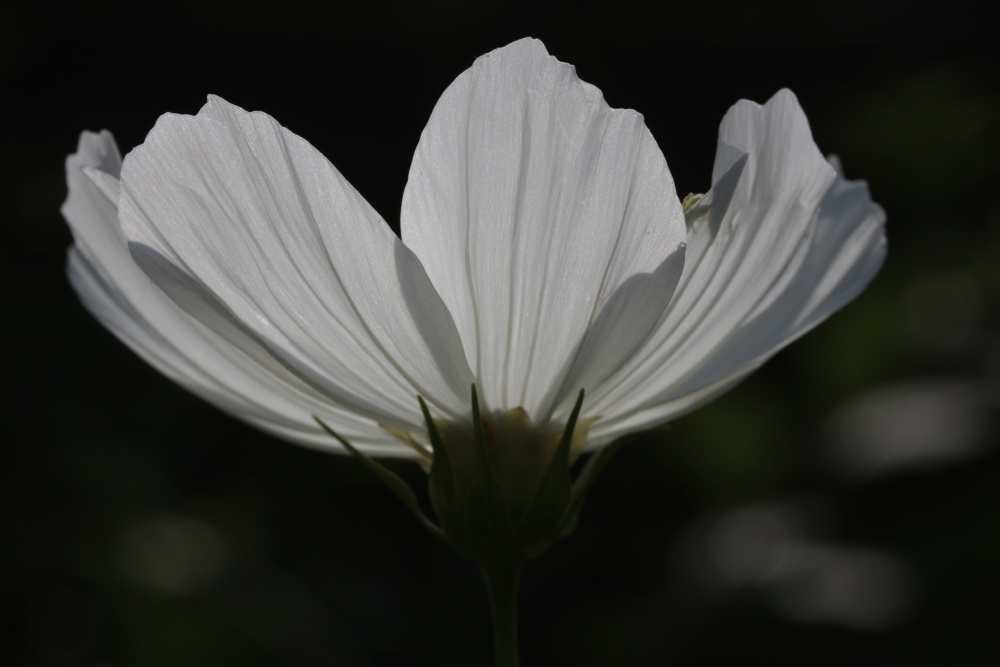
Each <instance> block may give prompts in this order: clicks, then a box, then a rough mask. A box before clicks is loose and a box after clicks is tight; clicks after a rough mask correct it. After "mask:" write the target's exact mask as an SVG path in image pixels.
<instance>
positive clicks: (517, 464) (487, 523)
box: [316, 385, 621, 563]
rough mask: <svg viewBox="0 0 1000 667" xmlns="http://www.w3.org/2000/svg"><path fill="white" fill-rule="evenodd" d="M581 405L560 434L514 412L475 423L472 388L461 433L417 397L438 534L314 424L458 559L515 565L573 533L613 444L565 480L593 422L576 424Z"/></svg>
mask: <svg viewBox="0 0 1000 667" xmlns="http://www.w3.org/2000/svg"><path fill="white" fill-rule="evenodd" d="M583 397H584V392H583V390H581V391H580V393H579V396H578V398H577V401H576V404H575V405H574V407H573V410H572V412H571V414H570V416H569V419H568V420H567V422H566V425H565V427H564V428H562V429H558V428H550V427H544V426H543V427H539V426H538V425H535V424H532V423H531V420H530V418H529V417H528V414H527V413H526V412H525V411H524V410H523V409H521V408H515V409H513V410H509V411H507V412H504V413H500V414H496V415H482V414H481V413H480V406H479V399H478V394H477V391H476V387H475V385H473V386H472V419H471V423H470V424H466V425H460V424H456V423H454V422H448V421H436V420H434V419H433V418H432V417H431V414H430V411H429V410H428V408H427V405H426V403H425V402H424V400H423V399H422V398H421V397H418V401H419V403H420V408H421V411H422V412H423V415H424V420H425V422H426V425H427V435H428V438H429V440H430V445H431V447H432V449H433V458H432V460H431V464H430V470H429V492H430V501H431V505H432V506H433V508H434V512H435V513H436V514H437V518H438V521H439V522H440V526H438V525H436V524H434V523H433V522H432V521H431V520H430V519H428V518H427V517H426V515H424V513H423V512H422V511H421V510H420V507H419V504H418V502H417V499H416V495H415V494H414V493H413V490H412V489H411V488H410V487H409V485H407V484H406V482H404V481H403V480H402V478H400V477H399V476H398V475H396V473H394V472H392V471H391V470H389V469H388V468H386V467H384V466H383V465H381V464H380V463H378V462H377V461H375V460H373V459H371V458H370V457H368V456H367V455H365V454H364V453H363V452H360V451H359V450H357V449H356V448H354V447H353V446H351V445H350V444H349V443H348V442H347V441H346V440H344V439H343V438H341V437H340V436H338V435H337V434H336V433H335V432H334V431H333V430H332V429H330V427H329V426H327V425H326V424H324V423H323V422H322V421H320V420H319V419H318V418H317V419H316V421H317V422H318V423H319V424H320V426H322V427H323V429H324V430H325V431H326V432H327V433H328V434H330V435H331V436H333V437H334V438H336V439H337V440H338V441H339V442H340V443H341V444H343V445H344V446H345V447H346V448H347V450H348V451H349V452H351V454H353V455H354V456H355V457H356V458H358V459H359V460H360V461H361V462H362V463H364V464H365V466H366V467H368V468H369V469H370V470H372V472H374V473H375V474H376V475H377V476H378V477H379V479H381V480H382V482H383V483H385V484H386V486H387V487H388V488H389V489H390V490H391V491H393V493H395V494H396V496H397V497H399V499H400V500H401V501H403V504H404V505H406V506H407V508H408V509H409V510H410V511H411V512H412V513H413V514H414V515H415V516H416V517H417V519H418V521H420V523H421V524H423V525H424V526H425V527H426V528H427V529H428V530H429V531H430V532H431V533H432V534H434V535H435V536H436V537H439V538H441V539H443V540H444V541H445V542H447V543H448V544H449V545H451V546H452V547H453V548H454V549H455V550H456V551H457V552H458V553H460V554H461V555H463V556H466V557H470V558H474V559H476V560H478V561H480V562H481V563H482V562H487V561H492V560H494V559H496V558H497V557H498V556H500V555H502V557H512V558H514V559H516V560H521V561H523V560H526V559H528V558H532V557H534V556H537V555H538V554H540V553H542V552H543V551H544V550H545V549H547V548H548V547H549V546H550V545H551V544H553V543H554V542H555V541H557V540H558V539H559V538H561V537H565V536H566V535H569V534H570V533H572V532H573V530H574V528H575V527H576V523H577V517H578V516H579V513H580V510H581V508H582V506H583V500H584V498H585V496H586V493H587V491H588V490H589V489H590V486H591V484H592V483H593V481H594V479H595V478H596V476H597V473H598V472H599V471H600V469H601V468H603V466H604V465H605V464H606V463H607V461H608V460H609V459H610V458H611V456H612V455H613V454H614V452H615V451H617V449H618V446H619V445H620V444H621V443H620V442H619V443H614V444H612V445H610V446H608V447H605V448H603V449H601V450H599V451H598V452H597V453H595V454H594V455H593V456H591V457H590V459H589V460H588V461H587V464H586V465H585V466H584V469H583V470H582V471H581V473H580V474H579V475H578V476H577V478H576V480H573V478H572V475H571V467H572V465H573V462H574V460H575V459H576V457H577V456H578V454H579V452H580V450H581V449H582V446H583V444H584V443H585V442H586V436H587V428H588V427H589V425H590V424H591V423H592V422H593V421H594V419H593V418H591V419H584V420H581V419H580V418H579V417H580V409H581V407H582V405H583Z"/></svg>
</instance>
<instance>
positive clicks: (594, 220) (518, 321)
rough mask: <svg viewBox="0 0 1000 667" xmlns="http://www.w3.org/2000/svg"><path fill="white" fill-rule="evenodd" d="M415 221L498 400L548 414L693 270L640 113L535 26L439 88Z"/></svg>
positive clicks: (414, 176)
mask: <svg viewBox="0 0 1000 667" xmlns="http://www.w3.org/2000/svg"><path fill="white" fill-rule="evenodd" d="M402 234H403V239H404V241H405V242H406V244H407V245H408V246H409V247H411V248H413V250H414V252H415V253H416V254H417V256H418V257H420V258H421V260H422V261H423V264H424V266H425V267H426V268H427V273H428V275H429V276H430V279H431V281H432V282H433V283H434V285H435V287H437V289H438V292H439V293H440V294H441V296H442V298H443V299H444V301H445V303H446V304H447V305H448V308H449V310H450V311H451V312H452V313H453V315H454V317H455V323H456V325H457V326H458V330H459V332H460V333H461V337H462V342H463V343H464V345H465V353H466V356H467V358H468V360H469V364H470V365H471V366H472V367H473V368H474V369H475V374H476V378H477V381H478V383H479V386H480V390H481V396H482V397H483V400H484V402H485V403H486V404H487V406H489V407H490V408H493V409H498V408H511V407H515V406H522V407H524V408H525V409H526V410H528V412H529V413H530V414H531V415H532V417H533V418H537V419H540V420H544V419H546V418H547V416H548V415H549V414H551V413H552V412H553V411H555V412H556V413H559V412H561V411H565V410H568V408H569V407H570V404H571V403H572V400H567V399H568V398H569V399H572V398H575V395H576V393H577V392H578V391H579V389H580V388H581V387H583V388H586V389H588V390H590V389H592V388H593V387H596V386H597V385H599V384H600V383H601V382H602V381H603V380H604V379H605V378H607V377H608V376H609V375H610V374H611V373H613V372H614V371H615V370H617V369H618V368H619V367H620V366H621V365H622V364H623V363H624V362H625V360H626V359H628V358H629V357H630V356H631V355H632V354H634V353H635V351H636V350H637V349H638V348H639V347H640V346H641V344H642V342H643V341H644V340H645V338H646V336H647V335H648V334H649V332H650V331H651V330H652V327H653V326H654V325H655V324H656V322H657V321H658V319H659V316H660V314H661V313H662V312H663V310H664V308H665V307H666V305H667V303H669V299H670V296H671V294H672V292H673V289H674V286H675V284H676V281H677V279H678V277H679V274H680V269H681V266H682V264H683V242H684V235H685V229H684V220H683V211H682V208H681V206H680V202H679V201H678V199H677V195H676V192H675V189H674V184H673V180H672V177H671V175H670V172H669V170H668V169H667V165H666V161H665V160H664V159H663V155H662V153H661V152H660V149H659V147H658V146H657V145H656V142H655V141H654V140H653V138H652V136H651V135H650V133H649V131H648V130H647V129H646V127H645V125H644V124H643V121H642V117H641V116H640V115H639V114H638V113H636V112H634V111H630V110H618V109H611V108H610V107H609V106H608V105H607V104H606V103H605V101H604V99H603V98H602V96H601V94H600V91H599V90H597V89H596V88H595V87H593V86H591V85H589V84H587V83H584V82H581V81H580V80H579V79H578V78H577V76H576V73H575V71H574V69H573V68H572V67H571V66H570V65H567V64H564V63H561V62H559V61H558V60H556V59H555V58H553V57H551V56H549V55H548V53H546V51H545V48H544V46H542V44H541V42H538V41H535V40H521V41H519V42H516V43H514V44H511V45H510V46H508V47H505V48H502V49H498V50H496V51H494V52H492V53H490V54H487V55H485V56H483V57H481V58H479V59H478V60H477V61H476V62H475V64H474V65H473V66H472V68H471V69H470V70H468V71H466V72H465V73H463V74H462V75H461V76H459V77H458V79H457V80H456V81H455V82H454V83H453V84H452V85H451V86H450V87H449V88H448V89H447V91H445V93H444V95H443V96H442V97H441V100H440V101H439V102H438V104H437V106H436V107H435V109H434V112H433V114H432V115H431V119H430V121H429V123H428V125H427V127H426V129H425V130H424V132H423V135H422V136H421V139H420V144H419V146H418V148H417V152H416V155H415V156H414V159H413V164H412V166H411V168H410V176H409V181H408V183H407V187H406V192H405V194H404V197H403V209H402Z"/></svg>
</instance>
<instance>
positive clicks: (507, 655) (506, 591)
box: [479, 554, 524, 667]
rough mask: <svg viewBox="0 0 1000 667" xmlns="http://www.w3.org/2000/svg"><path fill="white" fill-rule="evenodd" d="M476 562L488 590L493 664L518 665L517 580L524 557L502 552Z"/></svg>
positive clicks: (498, 665) (514, 666) (511, 666)
mask: <svg viewBox="0 0 1000 667" xmlns="http://www.w3.org/2000/svg"><path fill="white" fill-rule="evenodd" d="M479 564H480V565H481V566H482V568H483V576H485V577H486V586H487V588H489V591H490V607H491V608H492V610H493V643H494V647H495V649H496V667H517V664H518V661H517V584H518V580H520V578H521V569H522V568H523V567H524V560H523V559H522V558H521V557H520V556H508V555H506V554H505V555H502V556H498V557H496V558H491V559H489V560H487V559H483V560H481V561H480V563H479Z"/></svg>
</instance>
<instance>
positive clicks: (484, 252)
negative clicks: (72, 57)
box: [62, 39, 885, 477]
mask: <svg viewBox="0 0 1000 667" xmlns="http://www.w3.org/2000/svg"><path fill="white" fill-rule="evenodd" d="M67 179H68V182H69V196H68V198H67V200H66V202H65V204H64V206H63V209H62V210H63V214H64V216H65V217H66V220H67V221H68V222H69V225H70V227H71V228H72V231H73V236H74V240H75V243H74V245H73V247H72V248H71V250H70V254H69V264H68V272H69V277H70V280H71V281H72V284H73V286H74V288H75V289H76V291H77V293H78V294H79V296H80V298H81V300H82V301H83V303H84V305H85V306H86V307H87V308H88V309H89V310H90V312H91V313H93V315H94V316H95V317H96V318H97V319H98V320H100V321H101V323H102V324H104V326H106V327H107V328H108V329H110V330H111V331H112V332H113V333H114V334H115V335H116V336H118V337H119V338H120V339H121V340H123V341H124V342H125V343H126V344H127V345H128V346H129V347H131V348H132V349H133V350H134V351H135V352H137V353H138V354H139V355H141V356H142V357H143V358H144V359H145V360H146V361H148V362H149V363H150V364H152V365H153V366H155V367H156V368H157V369H158V370H160V371H161V372H162V373H163V374H165V375H167V376H168V377H170V378H171V379H172V380H174V381H176V382H178V383H179V384H181V385H183V386H184V387H186V388H187V389H189V390H190V391H192V392H194V393H195V394H197V395H199V396H201V397H202V398H204V399H205V400H207V401H209V402H210V403H212V404H214V405H216V406H218V407H219V408H221V409H222V410H224V411H226V412H228V413H230V414H231V415H233V416H235V417H237V418H239V419H241V420H243V421H245V422H248V423H250V424H252V425H253V426H256V427H258V428H261V429H263V430H265V431H268V432H271V433H273V434H275V435H276V436H278V437H280V438H284V439H286V440H290V441H293V442H297V443H301V444H305V445H310V446H315V447H321V448H328V449H332V450H335V451H343V450H342V448H341V445H340V444H339V443H338V441H337V440H335V439H334V438H332V437H330V435H329V434H328V433H327V432H325V431H324V429H323V428H322V427H321V426H320V425H319V424H318V423H317V421H316V420H315V419H314V417H318V418H320V419H321V420H322V421H323V423H325V424H328V425H330V426H331V427H332V428H334V429H335V430H336V432H337V433H338V434H339V435H341V436H342V437H343V438H345V439H346V440H348V441H349V442H351V443H352V444H353V445H354V446H356V447H357V448H358V449H360V450H362V451H364V452H367V453H368V454H370V455H378V456H404V457H413V458H417V459H422V460H423V461H424V462H425V463H427V462H428V461H429V459H430V457H431V456H432V452H431V451H430V447H431V445H430V444H429V441H428V437H427V428H428V425H427V422H426V421H425V419H424V415H423V413H422V411H421V407H420V405H419V404H418V401H417V398H416V397H417V396H418V395H419V396H421V397H422V398H423V399H424V400H425V401H426V404H427V407H428V409H429V411H430V414H431V415H432V416H433V418H434V420H435V421H436V423H437V424H438V425H439V427H440V428H441V429H442V433H443V435H444V436H445V439H446V440H448V439H449V438H451V440H452V441H457V440H460V439H461V436H450V435H448V434H449V433H450V432H451V431H454V432H456V433H457V432H461V431H462V430H463V428H464V429H466V430H468V429H469V428H471V426H469V424H470V420H471V419H472V417H471V415H472V411H471V410H470V401H469V388H470V386H472V385H473V384H475V385H476V387H477V388H478V396H479V402H480V409H481V415H482V416H481V419H482V421H483V423H484V424H486V425H487V426H489V427H490V428H491V429H494V430H495V431H497V432H500V431H504V430H505V429H506V433H507V437H504V438H501V439H502V440H504V441H505V442H507V443H508V444H509V445H510V446H511V447H515V446H518V443H520V445H522V446H528V445H531V446H534V444H538V443H548V442H550V441H555V440H558V439H559V433H560V432H561V430H562V428H563V426H564V425H565V424H566V422H567V419H568V418H569V414H570V412H571V411H572V410H573V408H574V405H575V402H576V400H577V398H578V396H579V393H580V391H581V390H584V391H585V399H584V401H583V403H582V407H581V408H580V418H579V422H578V423H579V425H580V428H579V429H578V430H579V433H578V434H577V436H576V437H575V438H574V440H573V447H574V455H575V454H576V453H579V452H580V451H586V450H593V449H597V448H600V447H602V446H604V445H607V444H608V443H611V442H612V441H614V440H616V439H617V438H619V437H621V436H623V435H625V434H629V433H632V432H636V431H640V430H643V429H648V428H650V427H654V426H657V425H660V424H663V423H665V422H667V421H669V420H671V419H673V418H675V417H677V416H678V415H680V414H682V413H685V412H687V411H690V410H692V409H694V408H696V407H698V406H699V405H701V404H703V403H705V402H706V401H708V400H710V399H711V398H713V397H715V396H717V395H718V394H720V393H722V392H723V391H725V390H727V389H728V388H730V387H731V386H733V385H734V384H735V383H737V382H738V381H739V380H741V379H742V378H744V377H745V376H746V375H747V374H749V373H750V372H752V371H753V370H754V369H756V368H757V367H759V366H760V365H761V364H762V363H763V362H764V361H766V360H767V359H768V358H769V357H771V356H772V355H774V354H775V353H776V352H777V351H778V350H780V349H781V348H782V347H784V346H785V345H787V344H788V343H790V342H791V341H793V340H795V339H796V338H798V337H799V336H801V335H802V334H803V333H805V332H806V331H808V330H809V329H811V328H812V327H813V326H815V325H816V324H818V323H819V322H821V321H822V320H823V319H825V318H826V317H827V316H829V315H830V314H831V313H833V312H834V311H836V310H837V309H838V308H840V307H841V306H843V305H844V304H846V303H847V302H848V301H850V300H851V299H852V298H853V297H855V296H856V295H857V294H858V293H859V292H860V291H861V290H862V289H863V288H864V287H865V285H866V284H867V283H868V282H869V281H870V280H871V278H872V277H873V276H874V274H875V273H876V272H877V270H878V268H879V267H880V265H881V263H882V261H883V259H884V256H885V237H884V231H883V223H884V214H883V212H882V210H881V209H880V208H879V207H878V206H877V205H875V204H874V203H872V202H871V200H870V198H869V195H868V191H867V188H866V186H865V185H864V184H863V183H858V182H849V181H847V180H845V179H844V177H843V176H842V175H841V173H840V168H839V166H838V164H837V163H836V161H834V160H832V159H831V160H829V161H828V160H826V159H824V157H823V156H822V155H821V153H820V152H819V150H818V149H817V147H816V145H815V143H814V142H813V139H812V136H811V133H810V130H809V125H808V122H807V120H806V117H805V115H804V114H803V112H802V110H801V108H800V107H799V104H798V102H797V100H796V98H795V96H794V95H793V94H792V93H790V92H788V91H781V92H779V93H778V94H776V95H775V96H774V97H773V98H772V99H771V100H769V101H768V102H767V103H766V104H764V105H763V106H761V105H758V104H755V103H752V102H747V101H741V102H739V103H737V104H736V105H735V106H734V107H733V108H732V109H731V110H730V111H729V113H728V114H726V116H725V118H724V119H723V121H722V125H721V128H720V132H719V142H718V147H717V151H716V159H715V167H714V170H713V174H712V178H711V184H712V185H711V189H710V190H709V191H708V192H707V193H706V194H705V195H704V196H702V197H699V196H690V197H688V198H686V199H685V201H684V202H683V203H682V201H681V199H680V198H679V197H678V195H677V192H676V189H675V187H674V182H673V178H672V176H671V173H670V171H669V169H668V168H667V163H666V161H665V159H664V157H663V154H662V153H661V151H660V149H659V147H658V146H657V144H656V141H655V140H654V139H653V137H652V135H651V134H650V132H649V130H648V129H647V128H646V126H645V125H644V123H643V119H642V116H641V115H639V114H638V113H636V112H635V111H631V110H622V109H612V108H610V107H609V106H608V105H607V104H606V103H605V101H604V99H603V97H602V96H601V93H600V91H599V90H598V89H597V88H595V87H594V86H592V85H590V84H588V83H584V82H582V81H580V80H579V79H578V78H577V76H576V73H575V70H574V69H573V67H572V66H570V65H567V64H565V63H561V62H559V61H558V60H556V59H555V58H553V57H552V56H550V55H548V53H547V52H546V51H545V48H544V47H543V45H542V44H541V43H540V42H538V41H535V40H530V39H525V40H521V41H518V42H515V43H514V44H511V45H509V46H507V47H504V48H501V49H498V50H496V51H493V52H492V53H489V54H487V55H485V56H482V57H481V58H479V59H478V60H476V62H475V63H474V64H473V66H472V68H471V69H469V70H467V71H466V72H464V73H463V74H462V75H461V76H459V77H458V79H456V80H455V82H454V83H452V84H451V86H449V87H448V89H447V90H446V91H445V93H444V95H443V96H442V97H441V99H440V101H439V102H438V103H437V106H436V107H435V108H434V111H433V113H432V114H431V118H430V121H429V122H428V124H427V127H426V129H425V130H424V132H423V134H422V135H421V138H420V142H419V145H418V146H417V150H416V154H415V156H414V158H413V162H412V165H411V168H410V173H409V180H408V182H407V185H406V189H405V192H404V193H403V203H402V210H401V214H400V216H401V220H400V222H401V236H402V238H398V237H397V236H395V235H394V234H393V232H392V231H391V230H390V228H389V226H388V225H387V224H386V223H385V222H384V221H383V219H382V218H381V217H380V216H379V215H378V214H377V213H376V212H375V211H374V210H373V209H372V208H371V207H370V206H369V205H368V204H367V202H366V201H365V200H364V199H363V198H362V196H361V195H360V194H359V193H358V192H357V191H355V190H354V188H352V187H351V185H350V184H349V183H348V182H347V181H346V180H345V179H344V177H343V176H341V174H340V173H339V172H338V171H337V170H336V168H335V167H334V166H333V165H332V164H331V163H330V162H329V161H327V159H326V158H325V157H323V156H322V155H321V154H320V153H319V152H318V151H316V149H314V148H313V147H312V146H311V145H309V143H307V142H306V141H305V140H303V139H302V138H300V137H298V136H297V135H295V134H293V133H291V132H290V131H288V130H286V129H285V128H283V127H282V126H280V125H279V124H278V123H277V122H276V121H275V120H274V119H273V118H271V117H270V116H267V115H266V114H263V113H259V112H255V113H248V112H246V111H244V110H243V109H240V108H238V107H236V106H234V105H232V104H229V103H228V102H226V101H224V100H222V99H219V98H217V97H212V98H210V99H209V101H208V103H207V104H206V105H205V106H204V108H202V110H201V111H200V112H199V113H198V115H196V116H183V115H174V114H167V115H164V116H162V117H161V118H160V119H159V121H158V122H157V123H156V126H155V127H154V128H153V130H152V131H151V132H150V133H149V135H148V137H147V138H146V141H145V143H143V144H142V145H140V146H139V147H137V148H135V149H134V150H133V151H132V152H131V153H129V154H128V155H127V156H126V157H125V160H124V162H123V161H122V160H121V158H120V154H119V152H118V149H117V147H116V145H115V142H114V140H113V138H112V136H111V135H110V134H109V133H108V132H106V131H105V132H101V133H99V134H94V133H89V132H88V133H84V134H83V135H82V136H81V138H80V144H79V148H78V150H77V152H76V153H75V154H73V155H71V156H70V157H69V158H68V159H67ZM525 434H528V435H527V436H525ZM491 435H493V434H492V433H491ZM456 439H457V440H456ZM524 443H528V444H527V445H525V444H524ZM532 443H534V444H532ZM511 465H512V467H511V469H510V470H509V471H507V473H508V474H509V475H511V476H514V477H516V475H517V474H518V473H517V464H516V463H513V464H511Z"/></svg>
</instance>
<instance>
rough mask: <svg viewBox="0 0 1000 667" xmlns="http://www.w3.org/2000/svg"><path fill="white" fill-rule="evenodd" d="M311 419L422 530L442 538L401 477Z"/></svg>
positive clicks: (317, 421) (330, 429)
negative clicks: (397, 501)
mask: <svg viewBox="0 0 1000 667" xmlns="http://www.w3.org/2000/svg"><path fill="white" fill-rule="evenodd" d="M313 419H315V420H316V423H317V424H319V425H320V428H322V429H323V430H324V431H326V432H327V434H328V435H330V436H331V437H333V438H335V439H336V440H337V442H339V443H340V444H342V445H343V446H344V448H345V449H346V450H347V451H349V452H350V453H351V454H352V455H353V456H354V458H356V459H358V460H359V461H361V463H363V464H364V466H365V467H366V468H368V469H369V470H370V471H372V472H373V473H375V476H376V477H378V478H379V479H380V480H381V481H382V483H383V484H385V485H386V486H387V487H388V488H389V490H390V491H392V492H393V493H394V494H396V497H397V498H399V499H400V500H401V501H403V504H404V505H405V506H406V508H407V509H408V510H410V512H412V513H413V516H415V517H416V518H417V521H419V522H420V524H421V525H422V526H423V527H424V528H426V529H427V530H428V531H429V532H430V533H431V534H432V535H434V537H437V538H443V537H444V535H443V534H442V532H441V529H440V528H439V527H438V526H436V525H435V524H434V522H433V521H431V520H430V519H428V518H427V516H426V515H425V514H424V513H423V512H422V511H421V509H420V505H419V503H417V496H416V494H415V493H413V489H411V488H410V485H409V484H407V483H406V482H405V481H403V478H402V477H400V476H399V475H397V474H396V473H394V472H393V471H391V470H389V469H388V468H386V467H385V466H384V465H382V464H381V463H379V462H378V461H376V460H375V459H373V458H371V457H370V456H368V455H367V454H365V453H364V452H362V451H361V450H359V449H358V448H356V447H355V446H354V445H352V444H351V443H350V442H348V441H347V439H346V438H343V437H342V436H341V435H340V434H339V433H337V432H336V431H334V430H333V429H332V428H330V427H329V426H327V425H326V424H325V423H324V422H323V420H322V419H320V418H319V417H317V416H315V415H313Z"/></svg>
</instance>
